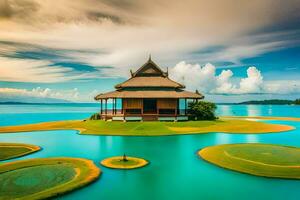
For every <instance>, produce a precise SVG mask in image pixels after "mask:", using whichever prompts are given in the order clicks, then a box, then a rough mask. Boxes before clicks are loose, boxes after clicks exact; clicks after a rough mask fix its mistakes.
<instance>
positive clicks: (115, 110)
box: [114, 98, 117, 115]
mask: <svg viewBox="0 0 300 200" xmlns="http://www.w3.org/2000/svg"><path fill="white" fill-rule="evenodd" d="M116 104H117V101H116V98H114V115H115V114H116V113H117V109H116V107H117V106H116Z"/></svg>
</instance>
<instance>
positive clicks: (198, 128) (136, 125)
mask: <svg viewBox="0 0 300 200" xmlns="http://www.w3.org/2000/svg"><path fill="white" fill-rule="evenodd" d="M65 129H74V130H78V131H80V133H81V134H95V135H131V136H160V135H176V134H197V133H209V132H225V133H270V132H282V131H289V130H292V129H294V127H291V126H287V125H279V124H268V123H265V122H258V121H249V120H245V119H222V118H221V119H219V120H215V121H187V122H158V121H155V122H111V121H103V120H87V121H79V120H73V121H57V122H45V123H38V124H27V125H20V126H8V127H0V133H9V132H10V133H13V132H26V131H39V130H65Z"/></svg>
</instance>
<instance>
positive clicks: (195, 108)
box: [188, 101, 217, 120]
mask: <svg viewBox="0 0 300 200" xmlns="http://www.w3.org/2000/svg"><path fill="white" fill-rule="evenodd" d="M216 109H217V106H216V104H214V103H212V102H207V101H199V102H190V103H189V112H188V114H189V119H190V120H215V119H217V117H216V116H215V111H216Z"/></svg>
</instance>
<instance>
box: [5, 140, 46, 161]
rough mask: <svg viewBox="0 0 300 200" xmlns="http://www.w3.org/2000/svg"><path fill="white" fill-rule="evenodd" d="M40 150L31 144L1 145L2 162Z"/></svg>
mask: <svg viewBox="0 0 300 200" xmlns="http://www.w3.org/2000/svg"><path fill="white" fill-rule="evenodd" d="M40 149H41V148H40V147H39V146H36V145H31V144H20V143H0V161H3V160H9V159H12V158H17V157H21V156H25V155H27V154H31V153H33V152H36V151H39V150H40Z"/></svg>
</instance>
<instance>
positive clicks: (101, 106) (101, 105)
mask: <svg viewBox="0 0 300 200" xmlns="http://www.w3.org/2000/svg"><path fill="white" fill-rule="evenodd" d="M100 114H101V115H102V99H101V100H100Z"/></svg>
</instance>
